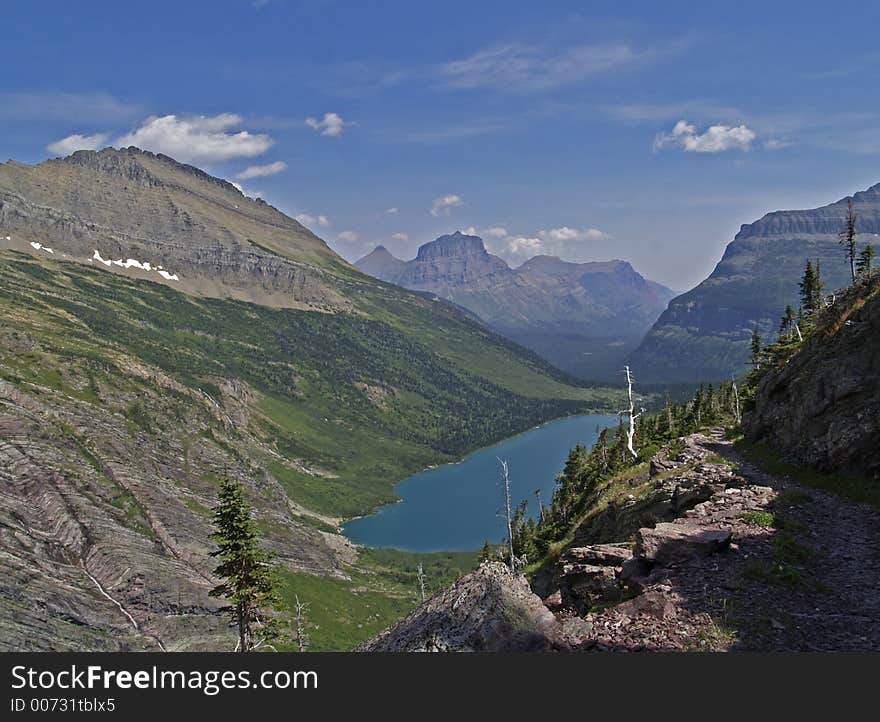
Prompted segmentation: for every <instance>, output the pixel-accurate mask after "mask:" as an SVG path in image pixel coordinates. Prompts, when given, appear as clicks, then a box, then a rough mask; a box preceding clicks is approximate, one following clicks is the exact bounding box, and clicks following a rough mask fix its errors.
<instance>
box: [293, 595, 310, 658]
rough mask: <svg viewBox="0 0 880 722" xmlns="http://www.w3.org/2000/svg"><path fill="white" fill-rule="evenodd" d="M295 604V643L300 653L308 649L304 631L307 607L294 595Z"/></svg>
mask: <svg viewBox="0 0 880 722" xmlns="http://www.w3.org/2000/svg"><path fill="white" fill-rule="evenodd" d="M295 599H296V604H295V605H294V609H295V610H296V643H297V646H298V647H299V651H300V652H305V651H306V650H307V649H308V648H309V633H308V632H307V631H306V612H308V611H309V605H308V603H306V602H301V601H300V600H299V595H295Z"/></svg>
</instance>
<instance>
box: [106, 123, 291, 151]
mask: <svg viewBox="0 0 880 722" xmlns="http://www.w3.org/2000/svg"><path fill="white" fill-rule="evenodd" d="M241 123H242V118H241V117H240V116H238V115H235V114H233V113H221V114H220V115H214V116H205V115H193V116H177V115H163V116H155V115H154V116H151V117H149V118H147V119H146V120H145V121H144V122H143V123H141V125H140V126H139V127H138V128H137V129H136V130H134V131H132V132H131V133H128V134H127V135H124V136H122V137H121V138H119V139H118V140H117V141H116V143H115V144H114V145H116V146H118V147H125V146H129V145H134V146H137V147H138V148H142V149H144V150H151V151H154V152H157V153H164V154H165V155H170V156H171V157H172V158H175V159H177V160H180V161H184V162H191V163H198V162H204V163H212V162H221V161H227V160H231V159H233V158H253V157H255V156H258V155H262V154H263V153H265V152H266V151H267V150H269V148H270V147H271V146H272V143H273V142H274V141H273V140H272V138H270V137H269V136H268V135H263V134H253V133H249V132H248V131H246V130H240V131H239V132H237V133H235V132H230V130H231V129H232V128H235V127H238V126H240V125H241Z"/></svg>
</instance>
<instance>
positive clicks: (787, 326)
mask: <svg viewBox="0 0 880 722" xmlns="http://www.w3.org/2000/svg"><path fill="white" fill-rule="evenodd" d="M796 323H797V317H796V316H795V313H794V309H793V308H792V307H791V304H788V305H787V306H786V307H785V315H784V316H783V317H782V321H781V322H780V324H779V337H780V338H785V339H789V340H790V339H791V335H792V333H794V325H795V324H796Z"/></svg>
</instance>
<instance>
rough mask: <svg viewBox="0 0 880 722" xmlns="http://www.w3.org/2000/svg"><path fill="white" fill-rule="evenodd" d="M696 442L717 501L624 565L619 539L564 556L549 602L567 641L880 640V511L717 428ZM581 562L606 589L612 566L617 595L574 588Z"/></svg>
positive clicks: (643, 536) (659, 644)
mask: <svg viewBox="0 0 880 722" xmlns="http://www.w3.org/2000/svg"><path fill="white" fill-rule="evenodd" d="M687 445H688V447H691V448H702V449H703V452H704V458H703V460H702V462H701V463H702V467H703V469H704V470H706V471H711V472H713V473H714V474H715V476H716V478H717V479H719V480H720V481H723V483H722V484H720V485H719V486H718V487H716V490H715V492H714V493H713V494H712V495H711V496H710V497H709V498H708V499H706V500H705V501H702V502H700V503H698V504H696V505H695V506H693V507H691V508H689V509H687V510H684V511H683V512H682V513H681V514H679V515H678V516H677V517H676V518H675V519H674V520H673V521H671V522H661V523H658V524H653V525H649V526H646V527H644V528H642V529H639V530H638V531H637V532H636V534H635V535H634V537H635V548H634V551H633V555H632V556H631V557H630V558H629V559H626V560H624V561H623V562H622V563H621V562H620V557H619V556H618V555H617V554H616V553H611V554H608V553H607V552H609V551H613V550H615V549H617V550H622V549H625V548H627V547H625V546H624V545H617V544H614V545H610V546H609V545H608V544H597V545H593V546H591V547H576V548H571V549H568V550H566V551H565V552H564V553H563V555H562V556H561V558H560V563H559V565H558V569H559V572H560V579H559V589H558V590H557V591H555V592H554V593H553V594H551V595H549V596H548V597H547V599H545V604H546V605H547V606H548V608H550V609H552V610H553V612H554V614H555V615H556V617H557V619H558V620H559V621H560V624H561V626H562V629H563V631H564V633H565V635H566V640H567V641H568V643H569V645H570V646H571V647H572V648H573V649H575V650H580V651H627V652H631V651H698V650H699V651H728V650H765V651H767V650H787V651H795V650H799V651H831V650H837V651H842V650H850V651H855V650H862V651H866V650H875V651H876V650H877V649H880V596H878V595H877V582H878V579H880V558H878V556H877V551H876V543H875V541H874V540H876V538H877V536H878V534H880V515H878V514H877V512H876V510H874V509H872V508H870V507H868V506H867V505H865V504H857V503H853V502H851V501H848V500H847V499H844V498H841V497H840V496H837V495H833V494H829V493H824V492H820V491H817V490H812V489H810V490H806V489H804V488H803V487H800V486H799V485H798V482H797V480H796V479H791V478H788V477H786V478H779V477H775V476H772V475H770V474H767V473H766V472H764V471H762V470H760V469H758V468H756V467H755V466H753V465H752V464H751V463H749V462H747V461H746V460H744V459H743V458H742V457H741V456H740V455H739V454H738V452H737V451H736V450H735V449H734V448H733V445H732V443H731V442H730V441H729V440H726V439H724V438H722V436H721V435H720V434H718V433H716V434H711V435H708V436H703V435H697V436H694V437H689V439H688V442H687ZM670 456H675V454H669V453H666V454H664V457H665V458H666V459H667V461H668V459H669V457H670ZM602 561H606V562H608V564H607V565H601V564H599V562H602ZM578 564H590V565H591V566H593V565H595V566H596V567H598V568H602V569H603V570H604V572H603V580H604V581H603V586H602V587H601V588H602V589H605V588H609V587H610V584H611V580H612V574H613V577H614V581H615V582H616V591H615V593H616V595H617V597H616V599H615V598H613V596H612V597H608V596H605V597H601V596H588V595H583V594H582V595H580V596H577V597H572V595H571V593H570V591H569V592H566V589H572V588H577V587H576V585H577V583H579V582H583V580H584V579H585V577H584V574H583V571H584V570H583V569H582V568H578V566H577V565H578ZM609 572H611V573H609ZM569 575H570V576H571V579H569V578H568V577H569ZM593 578H594V579H595V578H597V577H596V576H595V575H594V576H593ZM597 588H598V585H597V586H594V587H593V590H595V589H597ZM593 590H590V591H591V592H592V591H593Z"/></svg>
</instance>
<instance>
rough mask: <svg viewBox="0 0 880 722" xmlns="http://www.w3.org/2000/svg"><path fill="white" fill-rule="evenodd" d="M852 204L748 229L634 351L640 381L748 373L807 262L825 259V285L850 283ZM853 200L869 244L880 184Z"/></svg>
mask: <svg viewBox="0 0 880 722" xmlns="http://www.w3.org/2000/svg"><path fill="white" fill-rule="evenodd" d="M847 200H848V199H847V198H843V199H841V200H839V201H837V202H836V203H832V204H830V205H827V206H823V207H822V208H816V209H813V210H798V211H776V212H774V213H768V214H767V215H766V216H764V217H763V218H762V219H760V220H759V221H756V222H755V223H751V224H747V225H744V226H742V228H741V229H740V231H739V233H737V235H736V237H735V238H734V239H733V242H732V243H730V245H728V246H727V249H726V250H725V251H724V255H723V257H722V258H721V260H720V261H719V263H718V265H717V266H716V267H715V270H714V271H712V274H711V275H710V276H709V277H708V278H707V279H706V280H705V281H703V282H702V283H701V284H700V285H698V286H697V287H696V288H694V289H692V290H691V291H688V292H687V293H684V294H682V295H680V296H677V297H676V298H674V299H673V300H672V301H670V303H669V307H668V308H667V309H666V311H664V312H663V314H662V315H661V316H660V318H659V319H658V320H657V322H656V323H655V324H654V326H653V328H652V329H651V331H650V332H649V333H648V335H647V336H646V337H645V340H644V341H643V342H642V344H641V345H640V346H639V348H638V349H637V350H636V351H635V353H634V354H633V356H632V358H631V365H632V366H633V368H635V369H636V370H637V372H638V373H639V377H640V378H641V380H642V381H655V382H659V381H675V382H682V383H693V382H694V381H695V380H706V381H711V380H716V379H729V378H730V375H731V374H740V373H742V372H743V371H744V370H745V368H746V367H745V364H746V362H747V361H748V358H749V339H750V336H751V334H752V331H753V330H754V329H755V328H757V329H758V330H759V331H760V333H761V335H762V336H763V337H764V339H765V340H766V339H770V338H774V337H775V335H776V332H777V329H778V326H779V317H780V315H781V314H782V311H783V310H784V309H785V306H786V304H791V305H792V306H793V307H795V308H797V305H798V282H799V281H800V279H801V276H802V275H803V270H804V263H805V262H806V260H807V259H808V258H810V259H813V261H814V262H816V260H817V259H818V260H819V262H820V264H821V268H822V276H823V278H824V280H825V285H826V288H828V289H835V288H840V287H842V286H844V285H846V284H848V283H849V266H848V264H846V263H845V262H844V259H843V254H842V252H841V249H840V246H839V244H838V242H837V233H838V232H839V231H840V229H841V228H842V226H843V223H844V218H845V215H846V207H847ZM852 201H853V206H854V207H855V210H856V213H857V214H858V231H859V242H860V243H864V242H867V241H868V240H870V239H871V238H872V237H873V236H874V235H876V234H878V233H880V184H878V185H875V186H873V187H871V188H869V189H868V190H866V191H862V192H859V193H856V194H855V195H854V196H852Z"/></svg>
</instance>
